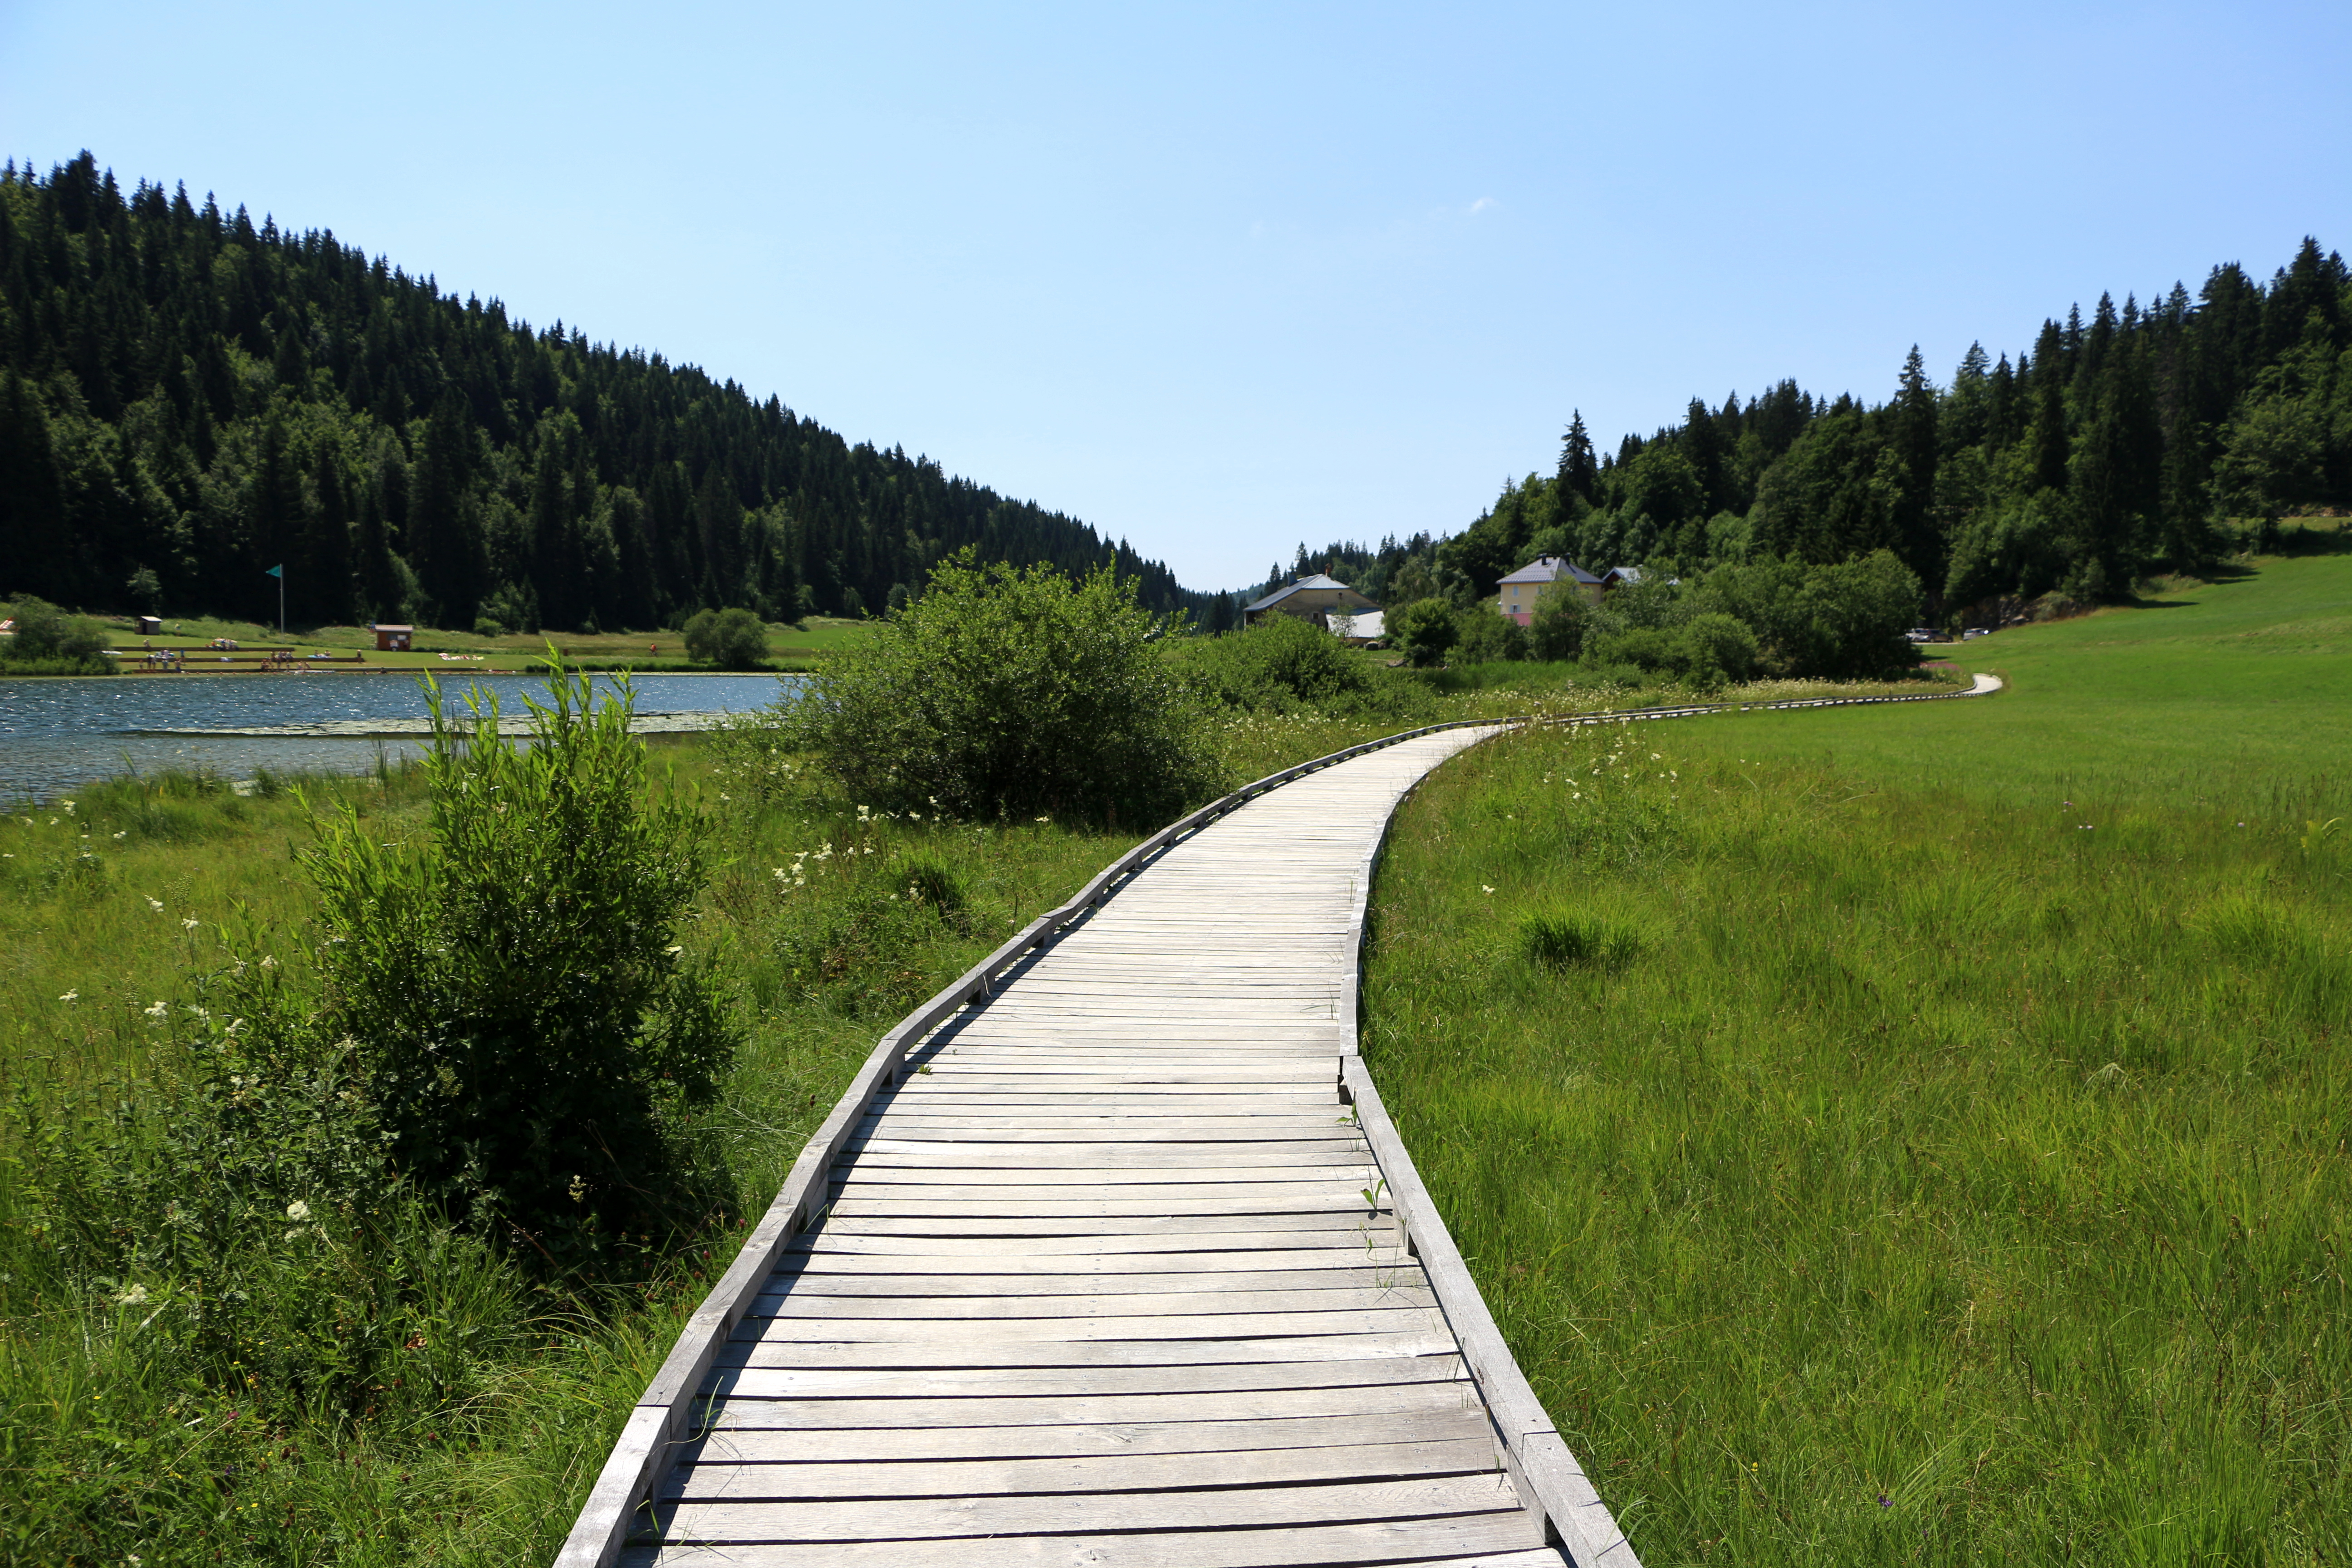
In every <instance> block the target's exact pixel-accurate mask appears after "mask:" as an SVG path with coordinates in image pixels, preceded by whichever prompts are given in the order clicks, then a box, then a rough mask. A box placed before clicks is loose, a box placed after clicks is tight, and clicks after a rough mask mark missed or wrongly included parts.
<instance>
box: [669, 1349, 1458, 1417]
mask: <svg viewBox="0 0 2352 1568" xmlns="http://www.w3.org/2000/svg"><path fill="white" fill-rule="evenodd" d="M1325 1337H1327V1338H1328V1339H1331V1340H1333V1341H1335V1342H1337V1341H1343V1340H1345V1339H1346V1338H1347V1337H1348V1336H1346V1335H1344V1334H1335V1335H1328V1336H1325ZM797 1349H798V1347H797V1346H794V1345H790V1344H776V1343H771V1342H756V1343H747V1342H745V1341H743V1340H742V1339H741V1338H740V1337H739V1338H737V1339H735V1340H732V1341H730V1342H729V1343H728V1344H727V1345H726V1346H725V1347H723V1349H722V1351H721V1353H722V1354H723V1355H727V1356H729V1357H730V1358H734V1359H733V1360H732V1361H731V1363H730V1364H729V1365H727V1366H724V1367H720V1368H719V1369H717V1370H715V1371H714V1372H713V1373H712V1374H711V1377H712V1382H711V1384H710V1386H709V1388H708V1389H706V1390H705V1391H704V1392H705V1394H706V1397H709V1398H714V1399H715V1398H719V1397H726V1398H730V1399H736V1400H742V1399H856V1400H862V1401H869V1402H887V1401H894V1400H907V1399H945V1398H963V1399H980V1398H988V1399H1012V1398H1042V1397H1045V1396H1046V1395H1065V1396H1069V1397H1080V1396H1084V1397H1102V1396H1108V1395H1110V1394H1233V1393H1253V1392H1262V1391H1265V1390H1267V1389H1280V1388H1402V1387H1407V1386H1411V1385H1414V1384H1432V1383H1442V1384H1447V1385H1449V1386H1459V1385H1460V1384H1463V1383H1464V1381H1465V1379H1467V1378H1468V1377H1469V1372H1468V1370H1467V1369H1466V1367H1465V1365H1464V1363H1463V1361H1462V1358H1461V1357H1460V1356H1459V1355H1458V1354H1456V1353H1455V1352H1454V1351H1453V1350H1452V1349H1450V1348H1448V1349H1445V1350H1443V1351H1439V1352H1433V1353H1431V1354H1428V1355H1395V1354H1388V1355H1375V1356H1364V1357H1360V1358H1357V1359H1354V1360H1346V1361H1341V1360H1326V1361H1291V1362H1272V1361H1268V1362H1261V1361H1255V1360H1252V1359H1250V1357H1249V1356H1248V1355H1247V1354H1246V1353H1242V1354H1239V1355H1236V1354H1234V1352H1230V1351H1229V1352H1226V1359H1224V1360H1223V1361H1212V1362H1192V1363H1145V1364H1120V1363H1110V1364H1084V1365H1078V1366H1058V1365H1041V1366H990V1365H987V1364H984V1363H983V1364H978V1365H975V1364H972V1363H971V1359H970V1358H967V1360H966V1362H965V1363H964V1364H962V1365H958V1366H938V1367H856V1366H840V1367H811V1366H802V1365H798V1364H796V1363H795V1362H794V1360H793V1354H794V1352H796V1351H797ZM874 1408H875V1410H876V1412H877V1419H876V1420H875V1422H874V1423H873V1424H874V1425H875V1426H903V1425H905V1423H903V1422H899V1421H896V1420H883V1419H881V1418H880V1415H883V1414H887V1409H890V1408H896V1406H895V1405H887V1406H886V1405H885V1404H883V1403H876V1404H875V1406H874Z"/></svg>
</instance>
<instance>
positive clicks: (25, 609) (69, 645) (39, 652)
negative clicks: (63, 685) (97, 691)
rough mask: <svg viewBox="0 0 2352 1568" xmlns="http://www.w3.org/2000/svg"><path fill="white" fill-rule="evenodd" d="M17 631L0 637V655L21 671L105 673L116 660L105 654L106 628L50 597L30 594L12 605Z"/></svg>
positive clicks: (82, 673) (66, 673)
mask: <svg viewBox="0 0 2352 1568" xmlns="http://www.w3.org/2000/svg"><path fill="white" fill-rule="evenodd" d="M8 615H9V616H10V617H11V618H13V619H14V620H15V621H16V636H15V637H8V638H5V639H0V658H5V660H6V661H7V663H8V664H9V666H10V667H11V668H12V669H13V671H14V673H16V674H19V675H105V674H110V673H112V671H113V669H114V661H113V660H112V659H110V658H107V657H106V653H105V649H106V644H107V637H106V631H105V628H104V627H102V626H100V625H99V624H98V623H97V622H96V621H93V620H89V619H88V618H86V617H84V616H69V615H67V614H66V613H65V612H64V611H63V610H60V609H58V607H57V606H56V605H52V604H50V603H49V602H48V601H47V599H37V598H34V597H32V596H30V595H26V597H24V598H21V599H18V600H17V601H16V603H15V604H14V605H10V606H9V609H8Z"/></svg>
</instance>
